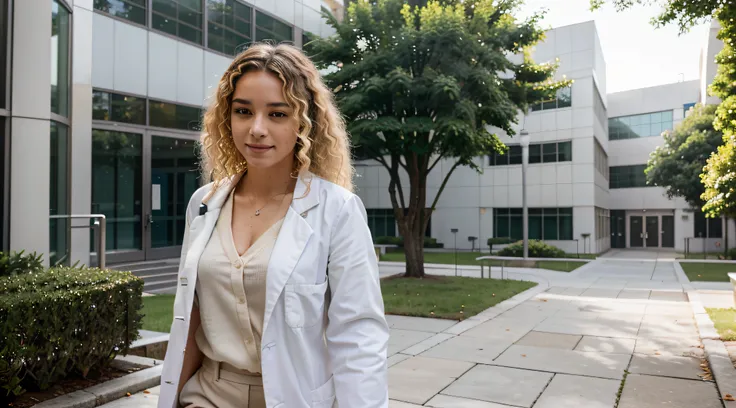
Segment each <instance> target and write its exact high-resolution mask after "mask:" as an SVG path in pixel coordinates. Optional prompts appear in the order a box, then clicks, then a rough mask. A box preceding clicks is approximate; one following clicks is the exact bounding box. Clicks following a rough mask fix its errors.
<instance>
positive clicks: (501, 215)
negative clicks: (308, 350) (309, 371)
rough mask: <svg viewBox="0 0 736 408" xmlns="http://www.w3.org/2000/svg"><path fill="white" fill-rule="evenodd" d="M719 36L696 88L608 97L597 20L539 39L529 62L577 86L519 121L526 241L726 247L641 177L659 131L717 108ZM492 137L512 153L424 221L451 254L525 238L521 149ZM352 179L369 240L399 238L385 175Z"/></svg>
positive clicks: (453, 192) (454, 185)
mask: <svg viewBox="0 0 736 408" xmlns="http://www.w3.org/2000/svg"><path fill="white" fill-rule="evenodd" d="M716 32H717V27H715V26H714V27H713V28H712V29H711V32H710V34H709V38H708V39H707V44H706V46H705V48H704V50H703V57H702V58H701V71H702V73H701V76H702V77H701V79H700V80H699V81H687V82H679V83H674V84H669V85H664V86H657V87H651V88H645V89H636V90H632V91H626V92H618V93H611V94H608V93H607V92H606V63H605V59H604V52H603V50H602V49H601V45H600V41H599V39H598V34H597V31H596V27H595V23H594V22H592V21H591V22H585V23H580V24H575V25H570V26H565V27H559V28H556V29H553V30H550V31H548V32H547V35H546V39H545V40H544V42H542V43H540V44H538V45H537V47H536V49H535V50H534V53H533V58H534V60H535V61H537V62H545V61H555V60H557V61H558V62H559V69H558V71H557V74H556V79H560V78H563V77H564V78H568V79H572V80H574V83H573V85H572V86H571V87H570V88H567V89H562V90H560V91H559V92H558V93H557V97H556V98H555V99H554V100H549V101H544V102H542V103H540V104H537V105H535V106H533V107H532V108H531V111H530V112H528V114H527V115H526V116H523V115H520V118H519V127H517V130H520V127H521V126H523V127H524V128H525V129H526V130H527V131H528V133H529V135H530V140H531V142H530V146H529V165H528V168H527V205H528V208H529V238H530V239H542V240H544V241H546V242H548V243H550V244H553V245H555V246H558V247H560V248H562V249H564V250H565V251H567V252H570V253H575V252H576V251H580V252H588V253H600V252H605V251H606V250H608V249H610V248H657V249H671V250H680V251H682V250H684V249H685V246H686V245H689V249H690V250H691V251H702V250H703V249H706V250H708V251H711V250H715V249H716V248H717V245H719V244H721V245H722V244H723V239H722V236H723V228H724V222H723V221H722V220H720V219H711V220H708V221H707V222H706V219H705V218H704V216H703V215H702V214H701V213H699V212H698V211H697V210H693V209H690V208H688V206H687V204H686V203H685V202H684V200H682V199H675V200H669V199H668V198H667V197H666V196H665V194H664V189H663V188H660V187H652V186H647V185H646V184H645V175H644V168H645V167H646V163H647V161H648V159H649V154H650V152H652V151H653V150H654V149H655V148H656V147H657V146H658V145H661V144H662V143H663V141H664V139H663V137H662V136H661V134H662V132H665V131H668V130H671V129H673V127H674V126H676V125H677V124H678V123H679V122H680V121H681V120H682V119H683V118H684V116H685V115H686V113H687V110H688V109H689V107H690V106H692V105H694V104H695V103H696V102H699V101H704V102H706V103H717V101H714V100H713V99H712V98H709V97H707V95H706V92H705V87H706V85H707V84H709V83H710V82H711V81H712V79H713V77H714V75H715V68H716V67H715V63H714V62H712V61H713V57H714V55H715V54H716V53H717V52H718V51H719V50H720V49H721V48H722V46H723V45H722V43H720V42H719V41H718V40H717V39H716V38H715V33H716ZM706 62H707V63H706ZM491 130H492V131H495V132H496V133H497V134H499V136H500V137H501V140H502V141H503V142H504V143H506V144H507V145H508V146H509V151H508V153H507V154H504V155H499V154H495V155H490V156H487V157H479V158H477V159H476V164H477V165H478V166H479V167H481V168H482V169H483V172H482V174H478V173H476V172H475V171H473V170H470V169H469V168H458V169H457V170H456V171H455V173H454V174H453V175H452V176H451V178H450V181H449V183H448V184H447V186H446V188H445V190H444V192H443V194H442V196H441V197H440V200H439V202H438V205H437V207H436V211H435V212H434V213H433V215H432V219H431V226H430V231H429V235H431V236H432V237H435V238H437V240H438V241H439V242H442V243H444V244H445V246H446V247H450V248H452V247H454V246H455V240H456V239H457V247H458V248H461V249H471V248H476V249H477V248H479V246H480V248H481V249H486V250H487V249H488V247H487V244H486V241H487V239H488V238H489V237H511V238H515V239H521V238H522V235H523V218H522V166H521V162H522V147H521V145H520V144H519V138H518V137H514V138H510V137H508V136H507V135H506V134H505V133H504V132H503V131H501V130H500V129H491ZM517 134H518V132H517ZM451 165H452V163H450V162H449V161H448V162H443V163H442V165H441V166H440V165H438V167H437V168H436V169H435V170H434V171H433V172H432V173H431V174H430V176H429V180H428V184H429V188H428V193H427V194H428V198H427V201H428V202H430V203H431V202H432V200H433V199H434V197H435V195H436V192H437V190H438V188H439V186H440V184H441V182H442V180H443V179H444V175H445V174H446V171H447V169H449V168H450V167H451ZM358 174H359V178H358V180H357V185H358V191H359V192H358V194H359V195H360V197H361V198H362V199H363V201H364V202H365V204H366V207H367V211H368V217H369V222H370V225H371V228H372V230H373V233H374V235H377V236H379V235H397V232H398V230H397V228H396V226H395V224H396V223H395V219H394V216H393V212H392V211H391V203H390V199H389V196H388V184H389V177H388V173H387V172H386V171H385V170H384V168H383V167H382V166H381V165H379V164H378V163H373V162H370V161H367V162H361V163H359V164H358ZM404 182H405V183H406V182H408V181H407V180H404ZM453 229H457V230H458V231H457V233H456V234H453V233H452V232H451V230H453ZM731 236H732V237H733V236H734V233H733V232H731ZM472 237H475V238H477V239H476V240H475V242H473V240H472ZM700 237H702V238H700ZM734 240H736V239H733V240H732V241H734ZM731 244H733V242H732V243H731ZM732 246H733V245H732Z"/></svg>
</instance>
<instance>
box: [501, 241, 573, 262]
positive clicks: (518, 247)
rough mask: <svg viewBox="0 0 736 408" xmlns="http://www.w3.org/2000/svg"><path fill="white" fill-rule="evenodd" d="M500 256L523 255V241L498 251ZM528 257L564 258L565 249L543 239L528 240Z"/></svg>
mask: <svg viewBox="0 0 736 408" xmlns="http://www.w3.org/2000/svg"><path fill="white" fill-rule="evenodd" d="M498 254H499V255H500V256H516V257H522V256H524V241H518V242H515V243H513V244H511V245H509V246H507V247H506V248H504V249H502V250H500V251H499V252H498ZM529 257H530V258H564V257H565V251H563V250H561V249H560V248H557V247H555V246H552V245H549V244H547V243H545V242H543V241H537V240H529Z"/></svg>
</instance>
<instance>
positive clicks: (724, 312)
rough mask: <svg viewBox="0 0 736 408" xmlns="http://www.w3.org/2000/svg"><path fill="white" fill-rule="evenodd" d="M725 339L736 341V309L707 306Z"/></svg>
mask: <svg viewBox="0 0 736 408" xmlns="http://www.w3.org/2000/svg"><path fill="white" fill-rule="evenodd" d="M705 310H706V311H707V312H708V316H710V320H713V324H714V325H715V326H716V330H718V334H719V335H720V336H721V340H723V341H736V309H713V308H706V309H705Z"/></svg>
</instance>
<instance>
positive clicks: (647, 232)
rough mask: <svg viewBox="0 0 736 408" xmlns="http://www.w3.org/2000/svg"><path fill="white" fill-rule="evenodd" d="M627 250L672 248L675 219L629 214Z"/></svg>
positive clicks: (670, 216)
mask: <svg viewBox="0 0 736 408" xmlns="http://www.w3.org/2000/svg"><path fill="white" fill-rule="evenodd" d="M627 218H628V220H629V231H630V234H629V248H674V246H675V217H674V215H672V214H671V213H670V214H663V213H659V214H657V213H656V212H655V213H651V212H649V211H647V212H646V213H643V212H642V213H639V212H629V213H628V214H627Z"/></svg>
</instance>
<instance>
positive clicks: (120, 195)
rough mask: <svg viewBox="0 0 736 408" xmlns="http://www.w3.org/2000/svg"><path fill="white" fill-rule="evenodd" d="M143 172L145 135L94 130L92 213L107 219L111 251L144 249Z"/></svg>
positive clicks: (107, 234) (108, 248)
mask: <svg viewBox="0 0 736 408" xmlns="http://www.w3.org/2000/svg"><path fill="white" fill-rule="evenodd" d="M142 171H143V136H142V135H140V134H135V133H125V132H112V131H106V130H97V129H93V130H92V212H93V213H96V214H105V217H107V232H106V235H105V240H106V241H105V247H106V248H107V250H108V251H116V250H139V249H142V246H141V229H142V227H143V222H142V220H143V210H142V206H141V203H142V201H143V200H142V197H141V192H142V190H143V188H142V184H141V183H142V182H143V174H142ZM90 243H91V248H94V240H92V239H90Z"/></svg>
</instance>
